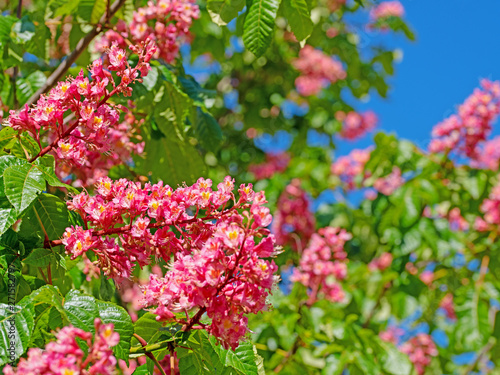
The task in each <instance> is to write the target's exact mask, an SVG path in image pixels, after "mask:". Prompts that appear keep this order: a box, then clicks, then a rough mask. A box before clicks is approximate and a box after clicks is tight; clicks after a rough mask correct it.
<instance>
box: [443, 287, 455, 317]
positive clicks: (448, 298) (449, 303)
mask: <svg viewBox="0 0 500 375" xmlns="http://www.w3.org/2000/svg"><path fill="white" fill-rule="evenodd" d="M439 307H441V308H442V309H443V310H444V312H445V314H446V317H447V318H448V319H451V320H457V314H456V313H455V306H454V305H453V294H451V293H448V294H446V295H445V296H444V298H443V299H442V300H441V302H440V304H439Z"/></svg>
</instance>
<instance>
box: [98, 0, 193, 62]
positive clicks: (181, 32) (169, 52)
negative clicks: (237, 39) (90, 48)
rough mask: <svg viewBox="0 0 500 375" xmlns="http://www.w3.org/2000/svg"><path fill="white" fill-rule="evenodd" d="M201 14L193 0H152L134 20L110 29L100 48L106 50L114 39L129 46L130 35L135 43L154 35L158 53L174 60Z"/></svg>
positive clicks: (157, 56)
mask: <svg viewBox="0 0 500 375" xmlns="http://www.w3.org/2000/svg"><path fill="white" fill-rule="evenodd" d="M199 16H200V10H199V7H198V5H196V4H195V1H192V0H158V1H156V2H153V1H149V2H148V5H147V6H145V7H142V8H139V9H137V10H136V11H134V13H133V17H132V21H131V22H130V24H128V25H127V24H126V23H125V22H124V21H121V20H120V21H119V22H118V24H117V26H116V31H115V30H110V31H108V32H106V33H105V34H104V36H103V37H102V38H101V39H100V40H98V41H97V43H96V48H97V50H99V51H101V52H104V51H106V49H107V48H108V47H109V46H111V45H112V43H114V42H116V43H118V44H119V45H120V46H122V47H125V46H126V45H127V44H126V39H129V40H130V41H132V43H138V42H142V41H145V40H147V39H151V40H153V41H154V43H155V45H156V46H157V51H156V53H155V55H154V57H155V58H161V59H163V60H165V61H166V62H168V63H171V62H173V61H174V60H175V58H176V57H177V56H178V53H179V46H180V45H181V43H182V42H185V41H189V39H190V37H191V35H190V33H189V28H190V27H191V25H192V23H193V21H194V20H195V19H198V18H199ZM110 59H111V56H110Z"/></svg>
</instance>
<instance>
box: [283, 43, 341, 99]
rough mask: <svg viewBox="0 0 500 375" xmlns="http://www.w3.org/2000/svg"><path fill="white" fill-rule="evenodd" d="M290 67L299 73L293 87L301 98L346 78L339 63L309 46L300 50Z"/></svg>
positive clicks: (314, 93)
mask: <svg viewBox="0 0 500 375" xmlns="http://www.w3.org/2000/svg"><path fill="white" fill-rule="evenodd" d="M292 65H293V66H294V67H295V69H297V70H298V71H299V72H300V73H301V74H300V76H299V77H297V79H296V80H295V87H296V88H297V91H298V92H299V94H300V95H303V96H311V95H316V94H318V93H319V92H320V91H321V90H322V89H323V88H324V87H326V86H327V85H328V84H330V83H335V82H337V81H338V80H340V79H345V78H346V72H345V70H344V68H343V66H342V63H341V62H340V61H337V60H336V59H334V58H332V57H331V56H328V55H326V54H325V53H324V52H322V51H320V50H317V49H315V48H314V47H312V46H310V45H306V46H304V48H302V49H301V50H300V52H299V57H298V58H297V59H295V60H294V61H293V62H292Z"/></svg>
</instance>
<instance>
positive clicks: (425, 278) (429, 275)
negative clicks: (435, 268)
mask: <svg viewBox="0 0 500 375" xmlns="http://www.w3.org/2000/svg"><path fill="white" fill-rule="evenodd" d="M419 278H420V280H421V281H422V282H423V283H424V284H425V285H431V284H432V282H433V281H434V272H432V271H429V270H426V271H424V272H422V273H421V274H420V276H419Z"/></svg>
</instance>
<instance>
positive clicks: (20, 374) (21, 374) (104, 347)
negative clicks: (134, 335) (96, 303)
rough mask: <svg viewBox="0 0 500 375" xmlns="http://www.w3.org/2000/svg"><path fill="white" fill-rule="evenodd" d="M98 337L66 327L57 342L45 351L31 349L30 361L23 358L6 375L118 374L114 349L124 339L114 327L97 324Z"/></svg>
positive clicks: (8, 367) (6, 367) (5, 371)
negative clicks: (84, 347)
mask: <svg viewBox="0 0 500 375" xmlns="http://www.w3.org/2000/svg"><path fill="white" fill-rule="evenodd" d="M94 326H95V332H96V333H95V337H94V339H93V335H92V333H90V332H85V331H83V330H81V329H79V328H75V327H73V326H66V327H63V328H62V329H61V330H60V331H59V332H57V333H56V341H53V342H49V343H48V344H47V345H46V347H45V350H42V349H39V348H31V349H30V350H29V351H28V358H27V359H24V358H22V359H21V360H20V361H19V364H18V365H17V368H15V369H14V368H12V367H11V366H9V365H7V366H5V368H4V369H3V373H4V375H32V374H37V375H68V374H75V375H76V374H89V375H92V374H100V375H112V374H115V373H116V371H115V370H116V365H117V361H116V358H115V357H114V355H113V350H112V349H111V348H112V347H113V346H115V345H117V344H118V342H119V341H120V335H119V334H118V333H117V332H115V331H114V329H113V324H102V322H101V321H100V319H96V320H95V321H94ZM77 339H80V340H82V341H83V342H84V343H85V344H86V345H87V346H88V350H87V349H86V350H85V352H84V351H83V350H82V349H81V348H80V346H79V345H78V342H77Z"/></svg>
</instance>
